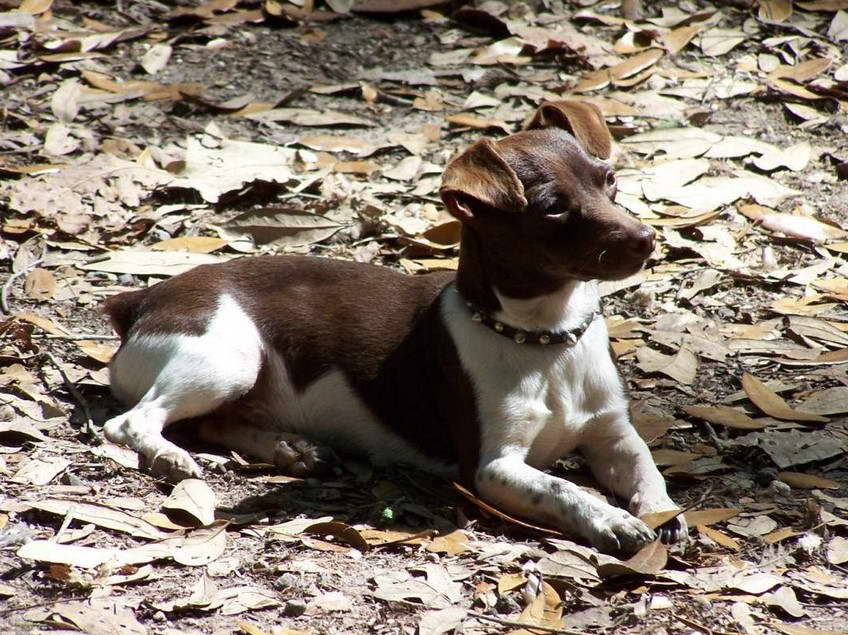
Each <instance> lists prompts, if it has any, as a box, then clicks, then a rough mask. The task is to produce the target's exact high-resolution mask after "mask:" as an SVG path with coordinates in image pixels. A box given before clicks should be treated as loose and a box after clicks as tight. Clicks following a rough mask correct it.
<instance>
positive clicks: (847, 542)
mask: <svg viewBox="0 0 848 635" xmlns="http://www.w3.org/2000/svg"><path fill="white" fill-rule="evenodd" d="M827 561H828V562H829V563H830V564H832V565H837V566H838V565H841V564H845V563H846V562H848V538H843V537H842V536H834V537H833V538H831V539H830V541H829V542H828V543H827Z"/></svg>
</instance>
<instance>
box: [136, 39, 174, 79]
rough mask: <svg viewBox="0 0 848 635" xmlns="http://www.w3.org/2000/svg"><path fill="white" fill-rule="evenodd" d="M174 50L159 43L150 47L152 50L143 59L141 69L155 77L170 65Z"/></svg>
mask: <svg viewBox="0 0 848 635" xmlns="http://www.w3.org/2000/svg"><path fill="white" fill-rule="evenodd" d="M172 52H173V49H172V48H171V46H170V45H169V44H165V43H164V42H159V43H157V44H154V45H153V46H151V47H150V49H149V50H148V51H147V53H145V54H144V55H143V56H142V58H141V62H140V64H141V67H142V68H143V69H144V70H145V72H147V73H148V74H150V75H155V74H156V73H158V72H159V71H161V70H162V69H163V68H165V66H167V65H168V60H170V59H171V53H172Z"/></svg>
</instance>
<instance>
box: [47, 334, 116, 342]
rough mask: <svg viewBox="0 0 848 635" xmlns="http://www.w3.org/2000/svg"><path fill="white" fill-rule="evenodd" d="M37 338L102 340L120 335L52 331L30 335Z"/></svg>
mask: <svg viewBox="0 0 848 635" xmlns="http://www.w3.org/2000/svg"><path fill="white" fill-rule="evenodd" d="M32 338H33V339H39V340H64V341H66V342H77V341H81V340H100V341H103V342H112V341H118V340H120V339H121V337H120V335H97V334H95V333H90V334H89V333H69V334H68V335H53V334H52V333H38V334H35V335H33V336H32Z"/></svg>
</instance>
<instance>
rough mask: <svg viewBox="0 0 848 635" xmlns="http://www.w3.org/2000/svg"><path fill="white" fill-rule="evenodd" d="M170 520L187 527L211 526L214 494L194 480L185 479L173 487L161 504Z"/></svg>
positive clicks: (213, 511)
mask: <svg viewBox="0 0 848 635" xmlns="http://www.w3.org/2000/svg"><path fill="white" fill-rule="evenodd" d="M162 509H164V510H166V511H167V512H168V514H169V516H170V517H171V518H172V519H176V520H179V521H181V522H186V521H187V523H188V524H189V525H198V524H199V525H211V524H212V522H214V520H215V492H213V491H212V488H211V487H209V485H207V484H206V482H205V481H201V480H200V479H196V478H187V479H185V480H182V481H180V482H179V483H177V485H175V486H174V489H173V490H172V491H171V494H170V496H168V498H167V499H165V501H164V502H163V503H162Z"/></svg>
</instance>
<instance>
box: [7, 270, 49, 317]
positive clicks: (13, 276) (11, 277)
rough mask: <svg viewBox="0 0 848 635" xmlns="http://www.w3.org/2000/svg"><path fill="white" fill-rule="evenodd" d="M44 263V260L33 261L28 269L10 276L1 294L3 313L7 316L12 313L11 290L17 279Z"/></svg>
mask: <svg viewBox="0 0 848 635" xmlns="http://www.w3.org/2000/svg"><path fill="white" fill-rule="evenodd" d="M42 262H44V258H39V259H38V260H33V261H32V262H31V263H29V264H28V265H27V266H26V267H24V268H23V269H21V270H20V271H16V272H15V273H13V274H12V275H11V276H9V279H8V280H6V284H4V285H3V292H2V293H0V310H2V312H3V313H5V314H7V315H9V314H11V313H12V311H11V310H9V289H11V288H12V283H13V282H14V281H15V280H16V279H17V278H20V277H21V276H22V275H24V274H26V273H27V272H28V271H29V270H30V269H32V268H34V267H37V266H38V265H40V264H41V263H42Z"/></svg>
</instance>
